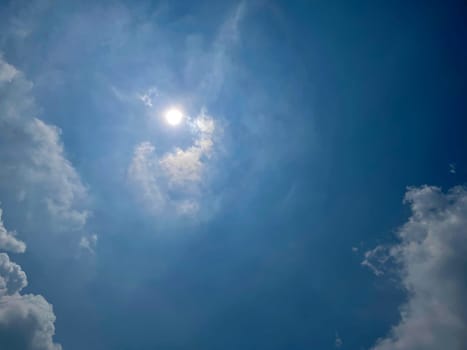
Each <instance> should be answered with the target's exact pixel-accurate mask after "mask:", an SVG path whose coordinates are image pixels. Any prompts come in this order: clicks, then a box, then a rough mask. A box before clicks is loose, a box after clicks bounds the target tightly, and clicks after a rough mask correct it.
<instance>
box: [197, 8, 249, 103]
mask: <svg viewBox="0 0 467 350" xmlns="http://www.w3.org/2000/svg"><path fill="white" fill-rule="evenodd" d="M245 12H246V4H245V2H244V1H240V2H239V3H238V4H237V6H236V7H235V8H234V10H233V11H232V13H231V14H230V16H229V17H228V18H227V19H226V21H225V22H224V23H223V25H222V27H221V29H220V31H219V33H218V35H217V38H216V40H215V42H214V46H213V48H212V52H211V53H210V55H211V57H210V59H209V67H208V71H207V74H206V75H205V76H204V78H203V79H202V81H201V84H200V93H201V94H202V95H203V96H205V97H206V98H208V99H212V100H214V99H216V97H217V95H218V94H219V91H220V90H221V88H222V85H223V84H224V80H225V77H226V75H227V73H228V71H229V68H230V66H231V65H232V62H231V56H230V54H231V52H230V51H231V50H232V48H233V47H234V46H235V44H237V42H238V41H239V39H240V30H239V26H240V23H241V21H242V19H243V18H244V16H245ZM196 65H197V64H195V63H191V64H189V67H190V66H196Z"/></svg>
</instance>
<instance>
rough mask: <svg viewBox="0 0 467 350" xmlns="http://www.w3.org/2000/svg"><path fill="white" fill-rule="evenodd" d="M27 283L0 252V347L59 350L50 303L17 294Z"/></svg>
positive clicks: (30, 295) (20, 270) (16, 267)
mask: <svg viewBox="0 0 467 350" xmlns="http://www.w3.org/2000/svg"><path fill="white" fill-rule="evenodd" d="M2 226H3V225H2ZM0 248H2V247H0ZM27 284H28V280H27V277H26V274H25V273H24V271H23V270H22V269H21V266H19V265H18V264H16V263H14V262H13V261H11V260H10V257H9V256H8V254H6V253H0V348H1V349H11V350H13V349H21V350H60V349H61V346H60V345H59V344H56V343H54V342H53V335H54V333H55V326H54V322H55V314H54V312H53V309H52V305H50V304H49V303H48V302H47V301H46V300H45V299H44V298H43V297H42V296H41V295H32V294H20V292H21V290H22V289H23V288H24V287H26V286H27Z"/></svg>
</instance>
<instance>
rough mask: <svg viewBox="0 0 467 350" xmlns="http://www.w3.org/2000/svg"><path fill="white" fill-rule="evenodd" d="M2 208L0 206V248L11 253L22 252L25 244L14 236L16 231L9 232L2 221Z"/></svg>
mask: <svg viewBox="0 0 467 350" xmlns="http://www.w3.org/2000/svg"><path fill="white" fill-rule="evenodd" d="M2 215H3V210H2V209H1V208H0V249H1V250H6V251H9V252H13V253H23V252H24V251H25V250H26V244H25V243H24V242H22V241H20V240H19V239H18V238H16V232H9V231H8V230H7V229H6V228H5V225H4V224H3V221H2Z"/></svg>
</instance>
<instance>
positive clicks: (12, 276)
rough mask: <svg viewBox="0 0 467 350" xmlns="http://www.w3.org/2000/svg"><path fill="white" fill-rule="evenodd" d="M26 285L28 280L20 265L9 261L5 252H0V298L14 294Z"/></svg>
mask: <svg viewBox="0 0 467 350" xmlns="http://www.w3.org/2000/svg"><path fill="white" fill-rule="evenodd" d="M27 285H28V280H27V278H26V274H25V273H24V271H23V270H22V269H21V266H19V265H18V264H15V263H14V262H12V261H10V258H9V256H8V255H7V254H6V253H0V298H1V297H3V296H5V295H13V294H16V293H18V292H19V291H20V290H21V289H23V288H24V287H26V286H27ZM0 300H1V299H0Z"/></svg>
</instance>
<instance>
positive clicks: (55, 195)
mask: <svg viewBox="0 0 467 350" xmlns="http://www.w3.org/2000/svg"><path fill="white" fill-rule="evenodd" d="M31 88H32V83H31V82H29V81H28V80H26V79H25V78H24V76H23V74H22V73H21V72H20V71H18V70H17V69H16V68H14V67H13V66H11V65H10V64H8V63H7V62H5V61H4V59H3V58H2V57H0V95H1V96H2V98H1V99H0V163H1V164H2V166H1V167H0V194H2V197H3V198H14V199H15V200H16V201H17V202H19V203H22V204H23V208H24V209H25V210H27V211H28V213H27V215H28V217H29V218H30V219H34V217H36V216H37V217H39V216H40V218H41V221H43V219H44V217H45V218H49V219H50V220H51V221H53V222H54V223H55V224H56V225H55V227H58V228H63V227H66V228H73V229H76V228H81V227H83V225H84V224H85V222H86V219H87V215H88V213H87V211H86V210H84V209H83V206H84V202H85V198H86V195H87V194H86V188H85V186H84V185H83V184H82V182H81V180H80V177H79V175H78V174H77V172H76V170H75V169H74V168H73V166H72V164H71V163H70V162H69V161H68V159H67V158H66V156H65V153H64V149H63V145H62V144H61V142H60V130H59V129H58V128H57V127H55V126H53V125H49V124H47V123H45V122H44V121H42V120H40V119H38V118H37V117H36V114H37V111H38V108H37V107H36V106H35V103H34V99H33V97H32V94H31Z"/></svg>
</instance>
